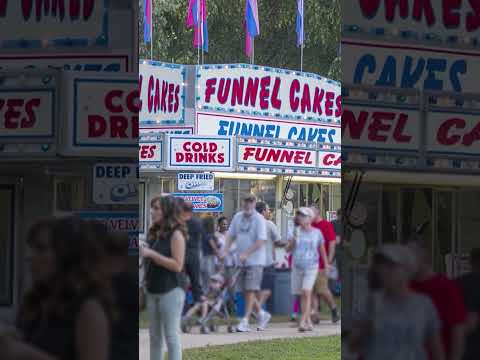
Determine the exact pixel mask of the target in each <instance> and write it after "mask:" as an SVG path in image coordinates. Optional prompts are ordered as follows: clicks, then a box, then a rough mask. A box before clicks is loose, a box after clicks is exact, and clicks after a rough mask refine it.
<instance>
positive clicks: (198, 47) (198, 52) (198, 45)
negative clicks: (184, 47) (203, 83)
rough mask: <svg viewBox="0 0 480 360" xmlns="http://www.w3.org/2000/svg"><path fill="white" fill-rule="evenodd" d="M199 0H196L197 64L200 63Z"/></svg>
mask: <svg viewBox="0 0 480 360" xmlns="http://www.w3.org/2000/svg"><path fill="white" fill-rule="evenodd" d="M201 6H202V5H201V4H200V1H198V0H197V27H198V30H197V65H200V31H201V30H200V24H201V23H200V7H201Z"/></svg>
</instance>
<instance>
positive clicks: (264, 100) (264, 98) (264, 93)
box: [260, 76, 270, 110]
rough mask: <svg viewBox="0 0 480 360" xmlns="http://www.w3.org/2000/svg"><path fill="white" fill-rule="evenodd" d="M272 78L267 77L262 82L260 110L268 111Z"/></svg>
mask: <svg viewBox="0 0 480 360" xmlns="http://www.w3.org/2000/svg"><path fill="white" fill-rule="evenodd" d="M269 86H270V76H265V77H263V78H262V80H261V81H260V109H262V110H267V109H268V105H269V104H268V98H269V96H270V90H269V88H268V87H269Z"/></svg>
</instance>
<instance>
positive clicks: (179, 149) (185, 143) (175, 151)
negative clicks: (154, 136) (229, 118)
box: [165, 135, 233, 171]
mask: <svg viewBox="0 0 480 360" xmlns="http://www.w3.org/2000/svg"><path fill="white" fill-rule="evenodd" d="M166 142H167V147H166V154H167V160H166V166H165V167H166V169H167V170H197V171H198V170H201V171H203V170H208V171H231V170H232V169H233V156H232V153H233V152H232V149H233V139H232V138H220V137H211V136H210V137H209V136H182V135H167V136H166Z"/></svg>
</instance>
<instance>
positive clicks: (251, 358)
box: [183, 336, 341, 360]
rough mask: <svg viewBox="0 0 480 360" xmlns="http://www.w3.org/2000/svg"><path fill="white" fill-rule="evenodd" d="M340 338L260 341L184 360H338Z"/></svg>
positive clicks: (193, 352)
mask: <svg viewBox="0 0 480 360" xmlns="http://www.w3.org/2000/svg"><path fill="white" fill-rule="evenodd" d="M340 349H341V341H340V336H329V337H316V338H300V339H289V340H287V339H284V340H272V341H256V342H248V343H241V344H235V345H224V346H210V347H205V348H200V349H190V350H186V351H184V355H183V356H184V360H257V359H258V360H307V359H308V360H310V359H312V360H313V359H315V360H338V359H340Z"/></svg>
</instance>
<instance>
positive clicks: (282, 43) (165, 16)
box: [139, 0, 341, 80]
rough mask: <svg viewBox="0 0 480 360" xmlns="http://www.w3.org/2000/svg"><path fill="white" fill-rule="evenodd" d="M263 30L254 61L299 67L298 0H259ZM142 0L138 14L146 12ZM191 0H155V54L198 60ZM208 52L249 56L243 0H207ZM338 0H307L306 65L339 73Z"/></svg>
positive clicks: (144, 51) (226, 57) (213, 58)
mask: <svg viewBox="0 0 480 360" xmlns="http://www.w3.org/2000/svg"><path fill="white" fill-rule="evenodd" d="M258 4H259V10H258V11H259V17H260V36H259V37H257V38H256V40H255V63H256V64H260V65H265V66H272V67H281V68H287V69H300V49H299V48H297V47H296V33H295V16H296V15H295V14H296V12H295V9H296V1H295V0H258ZM142 6H143V0H140V14H142V15H143V10H142ZM187 6H188V0H175V1H172V0H153V23H154V35H153V40H154V41H153V59H154V60H159V61H165V62H173V63H180V64H196V63H197V50H196V49H194V48H193V44H192V40H193V29H187V28H186V26H185V18H186V13H187ZM207 11H208V33H209V52H208V53H206V54H205V55H204V62H205V63H206V64H224V63H238V62H248V61H249V59H248V58H247V57H246V56H245V54H244V47H245V32H244V28H243V18H244V11H245V0H240V1H238V0H207ZM142 15H141V16H140V20H139V21H140V24H139V25H140V34H139V36H140V58H141V59H149V58H150V44H145V43H143V16H142ZM340 27H341V8H340V0H305V48H304V60H303V64H304V66H303V69H304V71H309V72H314V73H317V74H321V75H323V76H327V77H329V78H332V79H335V80H340V79H341V62H340V57H339V51H338V49H339V41H340Z"/></svg>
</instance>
